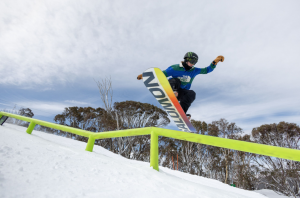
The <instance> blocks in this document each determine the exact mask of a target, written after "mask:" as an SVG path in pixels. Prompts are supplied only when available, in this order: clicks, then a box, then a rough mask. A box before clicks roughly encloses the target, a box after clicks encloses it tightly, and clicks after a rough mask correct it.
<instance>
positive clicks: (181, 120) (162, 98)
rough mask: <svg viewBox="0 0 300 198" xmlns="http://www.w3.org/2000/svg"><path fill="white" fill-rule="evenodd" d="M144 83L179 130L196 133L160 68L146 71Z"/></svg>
mask: <svg viewBox="0 0 300 198" xmlns="http://www.w3.org/2000/svg"><path fill="white" fill-rule="evenodd" d="M143 81H144V84H145V86H146V87H147V88H148V90H149V91H150V92H151V93H152V95H153V96H154V97H155V98H156V100H157V101H158V102H159V103H160V104H161V105H162V106H163V108H164V109H165V110H166V111H167V112H168V114H169V115H170V117H171V118H172V120H173V121H174V122H175V124H176V125H177V127H178V129H180V130H181V131H185V132H196V130H195V128H194V127H193V125H192V124H191V122H190V121H189V119H188V118H187V116H186V115H185V113H184V111H183V109H182V108H181V106H180V103H179V102H178V100H177V98H176V96H175V95H174V92H173V90H172V88H171V86H170V84H169V81H168V79H167V78H166V76H165V74H164V73H163V72H162V71H161V70H160V69H159V68H149V69H147V70H146V71H144V72H143Z"/></svg>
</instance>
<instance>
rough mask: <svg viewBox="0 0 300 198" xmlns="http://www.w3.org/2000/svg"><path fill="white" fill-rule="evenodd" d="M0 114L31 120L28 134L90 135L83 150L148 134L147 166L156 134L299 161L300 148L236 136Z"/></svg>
mask: <svg viewBox="0 0 300 198" xmlns="http://www.w3.org/2000/svg"><path fill="white" fill-rule="evenodd" d="M2 116H8V117H11V118H16V119H19V120H23V121H26V122H30V124H29V126H28V128H27V130H26V132H27V133H28V134H31V133H32V130H33V129H34V127H35V125H36V124H39V125H41V126H46V127H49V128H53V129H57V130H62V131H66V132H69V133H73V134H76V135H81V136H84V137H87V138H89V139H88V142H87V146H86V149H85V150H86V151H90V152H92V151H93V148H94V144H95V140H96V139H105V138H116V137H128V136H139V135H151V143H150V166H151V167H153V169H155V170H159V168H158V154H159V151H158V136H164V137H169V138H174V139H178V140H185V141H189V142H195V143H201V144H206V145H211V146H217V147H222V148H227V149H233V150H238V151H244V152H249V153H255V154H260V155H267V156H271V157H278V158H283V159H288V160H294V161H299V162H300V150H296V149H289V148H283V147H276V146H269V145H264V144H257V143H251V142H244V141H239V140H232V139H226V138H219V137H213V136H207V135H200V134H194V133H187V132H181V131H175V130H169V129H162V128H156V127H145V128H137V129H128V130H119V131H110V132H101V133H94V132H90V131H85V130H81V129H76V128H72V127H68V126H63V125H59V124H55V123H51V122H45V121H42V120H37V119H33V118H28V117H24V116H20V115H16V114H11V113H6V112H2V111H1V112H0V118H1V117H2Z"/></svg>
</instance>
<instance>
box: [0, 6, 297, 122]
mask: <svg viewBox="0 0 300 198" xmlns="http://www.w3.org/2000/svg"><path fill="white" fill-rule="evenodd" d="M299 6H300V2H299V1H297V0H295V1H285V2H284V1H230V0H228V1H204V2H203V1H196V0H195V1H178V2H176V3H174V1H171V0H169V1H157V0H154V1H147V2H145V1H138V0H135V1H132V0H129V1H96V0H91V1H89V2H88V3H87V2H86V1H71V0H64V1H55V0H54V1H53V0H51V1H50V0H31V1H29V0H27V1H26V0H22V1H21V0H19V1H17V0H14V1H10V0H4V1H1V2H0V85H3V86H4V85H7V86H8V85H14V86H15V87H18V88H27V89H28V90H31V89H34V88H38V89H42V90H47V89H51V90H55V87H56V86H62V87H63V86H64V85H65V86H70V85H72V86H75V87H76V86H84V87H92V86H93V87H95V83H94V81H93V78H94V79H96V80H98V79H99V78H101V77H107V76H111V77H112V81H113V87H114V89H115V90H121V89H122V90H128V89H130V90H131V92H132V90H135V91H136V92H138V93H137V94H136V95H138V94H148V91H147V90H146V89H145V88H144V85H143V83H142V82H141V81H137V80H136V76H137V75H138V74H140V73H142V72H143V71H144V70H146V69H147V68H149V67H159V68H161V69H166V68H167V67H168V66H170V65H173V64H177V63H179V61H181V60H182V57H183V55H184V54H185V52H187V51H194V52H196V53H197V54H198V55H199V57H200V59H199V62H198V63H197V65H196V66H197V67H206V66H208V65H209V64H210V62H211V61H212V60H213V59H214V58H215V57H216V56H218V55H224V56H225V62H224V63H220V64H219V65H218V66H217V68H216V70H215V71H214V72H213V73H211V74H208V75H200V76H198V77H196V79H195V80H194V82H193V85H192V89H194V90H196V92H197V100H196V101H195V103H194V104H193V105H192V107H191V109H190V110H191V112H192V114H193V118H195V117H194V115H196V118H197V116H199V119H204V118H205V119H210V120H216V119H219V118H220V117H225V118H227V119H228V120H229V121H231V120H233V121H235V120H237V121H238V120H239V119H240V120H242V119H243V120H244V121H243V122H244V123H246V120H247V119H248V120H249V119H250V118H253V117H258V116H262V117H264V118H263V120H267V117H270V116H271V115H273V114H274V115H275V114H278V113H280V112H292V110H293V109H295V108H298V107H299V103H298V98H300V92H299V91H298V90H299V88H300V87H299V85H300V78H299V77H298V74H299V73H300V67H299V66H297V63H298V57H299V53H300V48H299V43H300V37H299V35H300V27H299V26H297V25H296V24H299V23H300V13H299V12H298V10H297V8H298V7H299ZM203 90H206V91H205V92H203ZM207 90H209V91H207ZM76 100H80V99H76ZM76 100H75V99H74V101H73V102H70V101H69V103H70V104H75V103H76ZM124 100H127V98H124ZM203 100H204V101H203ZM207 100H211V102H207ZM65 103H68V102H66V101H65ZM198 103H199V104H198ZM47 104H48V102H47ZM77 104H78V105H79V104H83V103H80V102H79V103H77ZM290 104H293V105H290ZM40 105H41V106H39V108H40V109H44V110H45V111H48V110H49V111H51V109H52V108H51V107H50V106H52V107H53V108H54V109H56V110H58V109H61V107H62V106H63V105H60V104H55V103H52V104H51V105H50V106H48V105H42V104H40ZM198 106H199V108H198ZM52 110H53V109H52ZM198 112H199V113H198ZM271 117H272V116H271ZM278 117H279V116H277V117H276V118H275V117H274V116H273V117H272V119H277V118H278ZM297 118H298V117H297V116H294V117H293V118H291V117H289V119H291V120H297ZM286 119H288V118H286ZM287 121H288V120H287ZM247 123H248V122H247ZM237 124H238V123H237Z"/></svg>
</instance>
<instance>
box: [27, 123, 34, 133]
mask: <svg viewBox="0 0 300 198" xmlns="http://www.w3.org/2000/svg"><path fill="white" fill-rule="evenodd" d="M35 125H36V124H35V123H34V122H30V124H29V126H28V128H27V130H26V132H27V133H28V134H31V133H32V131H33V129H34V127H35Z"/></svg>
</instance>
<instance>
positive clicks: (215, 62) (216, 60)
mask: <svg viewBox="0 0 300 198" xmlns="http://www.w3.org/2000/svg"><path fill="white" fill-rule="evenodd" d="M224 59H225V58H224V56H218V57H217V58H216V59H215V60H214V61H213V64H214V65H216V64H218V62H220V61H221V62H223V61H224Z"/></svg>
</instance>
